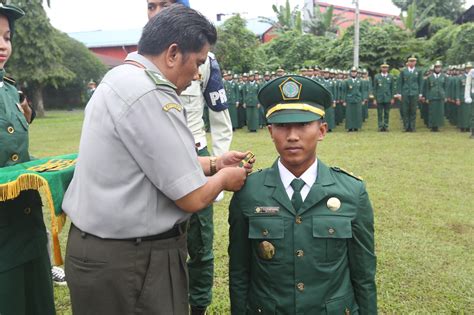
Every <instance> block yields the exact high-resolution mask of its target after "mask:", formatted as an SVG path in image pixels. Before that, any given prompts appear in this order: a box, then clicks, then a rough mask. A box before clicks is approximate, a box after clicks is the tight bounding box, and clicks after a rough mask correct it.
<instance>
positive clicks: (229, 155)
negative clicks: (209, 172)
mask: <svg viewBox="0 0 474 315" xmlns="http://www.w3.org/2000/svg"><path fill="white" fill-rule="evenodd" d="M248 153H249V152H248V151H247V152H238V151H229V152H226V153H224V154H222V155H221V156H219V157H217V161H216V162H217V170H221V169H224V168H229V167H237V166H240V163H241V162H242V161H243V160H244V159H245V157H246V156H247V154H248ZM254 163H255V158H252V159H250V160H249V161H248V163H245V164H244V165H243V168H244V169H245V170H246V171H247V173H251V172H252V168H253V164H254Z"/></svg>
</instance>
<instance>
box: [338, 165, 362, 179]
mask: <svg viewBox="0 0 474 315" xmlns="http://www.w3.org/2000/svg"><path fill="white" fill-rule="evenodd" d="M331 169H332V170H334V171H336V172H339V173H344V174H346V175H349V176H350V177H353V178H355V179H357V180H360V181H363V179H362V177H359V176H357V175H354V173H352V172H349V171H348V170H345V169H343V168H340V167H331Z"/></svg>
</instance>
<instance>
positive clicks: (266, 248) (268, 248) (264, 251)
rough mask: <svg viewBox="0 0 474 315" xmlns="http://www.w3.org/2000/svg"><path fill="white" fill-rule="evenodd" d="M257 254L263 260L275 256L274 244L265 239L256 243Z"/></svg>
mask: <svg viewBox="0 0 474 315" xmlns="http://www.w3.org/2000/svg"><path fill="white" fill-rule="evenodd" d="M258 256H260V258H262V259H264V260H271V259H272V258H273V256H275V246H273V244H272V243H270V242H267V241H263V242H261V243H260V244H259V245H258Z"/></svg>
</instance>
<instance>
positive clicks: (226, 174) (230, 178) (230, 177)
mask: <svg viewBox="0 0 474 315" xmlns="http://www.w3.org/2000/svg"><path fill="white" fill-rule="evenodd" d="M217 176H222V179H223V181H224V190H227V191H239V190H240V189H241V188H242V186H243V185H244V183H245V180H246V179H247V171H246V169H244V168H241V167H227V168H224V169H222V170H220V171H219V172H218V173H217Z"/></svg>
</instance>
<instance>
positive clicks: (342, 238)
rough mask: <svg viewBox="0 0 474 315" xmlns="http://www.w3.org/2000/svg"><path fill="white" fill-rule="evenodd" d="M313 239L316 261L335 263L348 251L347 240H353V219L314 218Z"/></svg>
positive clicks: (334, 217) (336, 217) (340, 217)
mask: <svg viewBox="0 0 474 315" xmlns="http://www.w3.org/2000/svg"><path fill="white" fill-rule="evenodd" d="M313 238H314V240H315V242H316V246H317V250H316V251H315V252H316V253H317V256H318V257H316V259H317V260H318V261H320V262H333V261H336V260H338V259H340V258H341V257H342V256H343V255H345V254H346V251H347V239H350V238H352V226H351V218H350V217H344V216H313Z"/></svg>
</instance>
